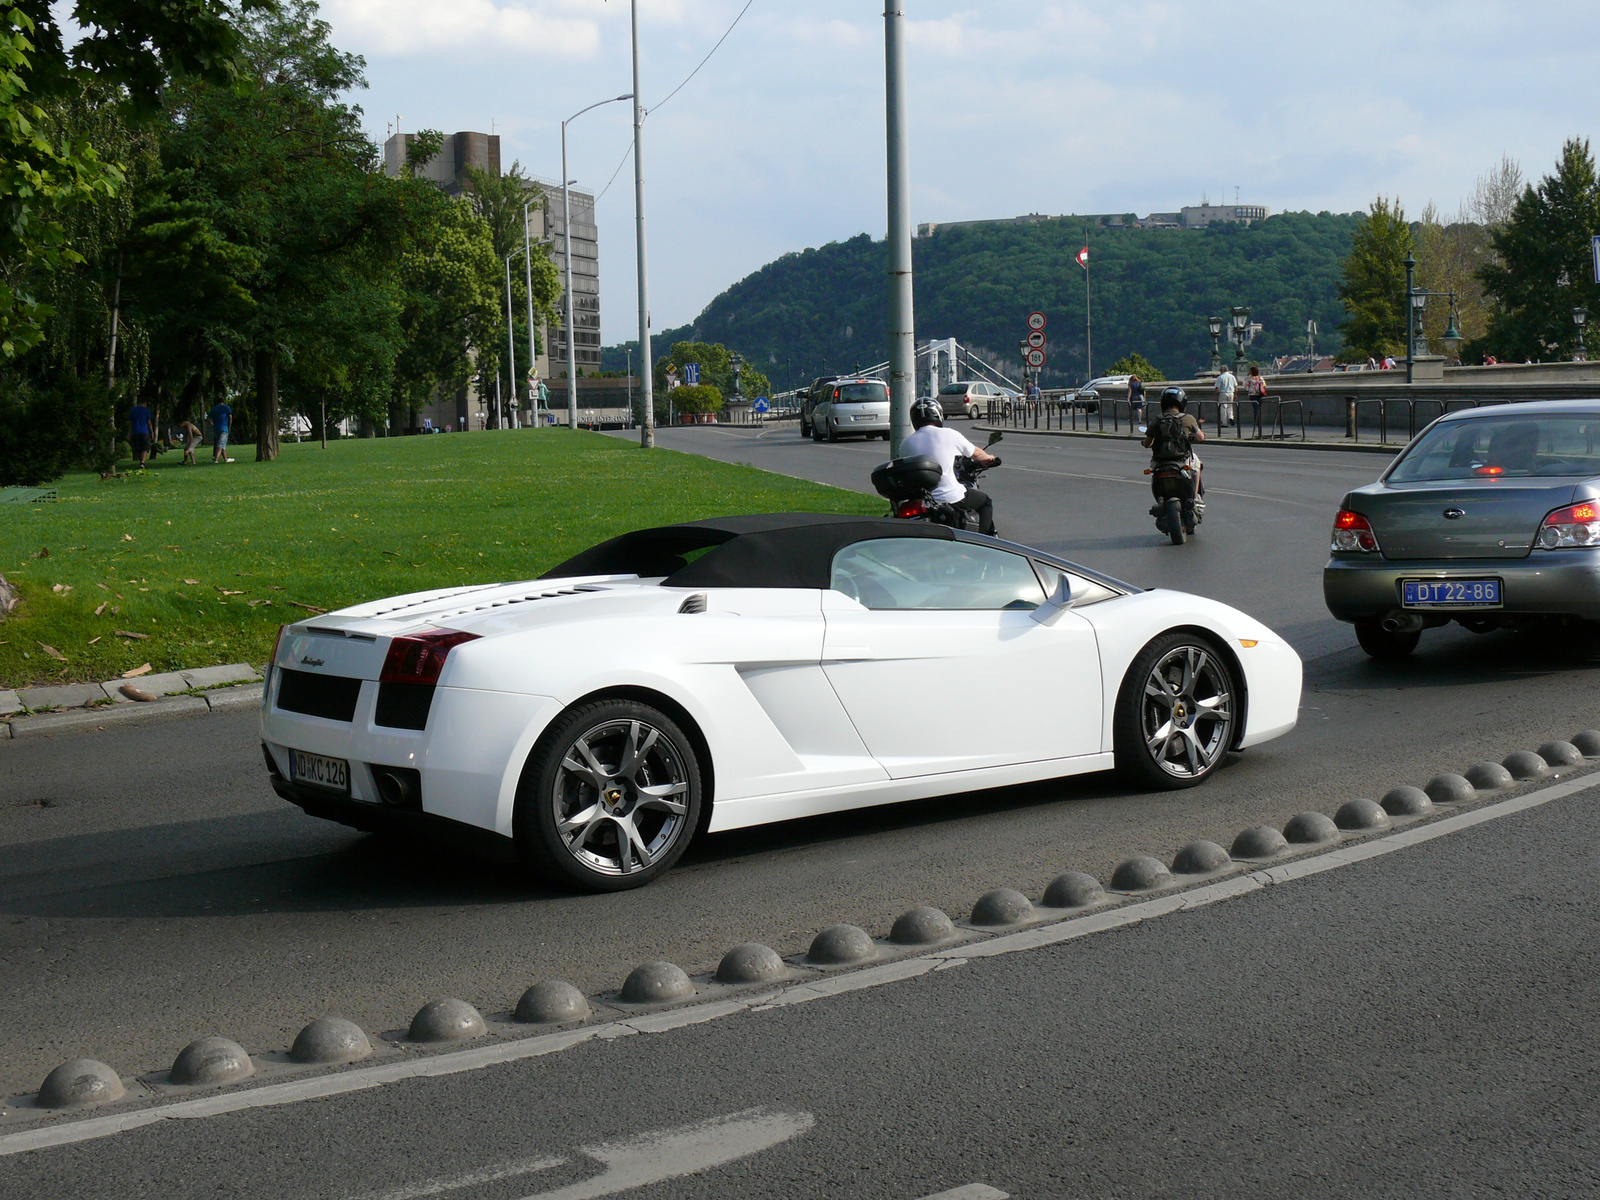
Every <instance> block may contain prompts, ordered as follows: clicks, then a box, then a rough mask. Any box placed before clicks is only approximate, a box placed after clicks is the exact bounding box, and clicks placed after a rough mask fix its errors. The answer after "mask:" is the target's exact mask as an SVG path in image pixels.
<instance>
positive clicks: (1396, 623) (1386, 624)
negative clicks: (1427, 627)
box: [1378, 612, 1424, 633]
mask: <svg viewBox="0 0 1600 1200" xmlns="http://www.w3.org/2000/svg"><path fill="white" fill-rule="evenodd" d="M1378 624H1380V625H1382V626H1383V628H1384V630H1385V631H1386V632H1388V633H1415V632H1417V631H1418V630H1420V629H1422V628H1423V626H1424V622H1423V619H1422V614H1421V613H1408V612H1392V613H1390V614H1389V615H1388V616H1386V617H1384V618H1383V620H1381V621H1379V622H1378Z"/></svg>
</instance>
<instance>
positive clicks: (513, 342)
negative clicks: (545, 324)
mask: <svg viewBox="0 0 1600 1200" xmlns="http://www.w3.org/2000/svg"><path fill="white" fill-rule="evenodd" d="M521 253H522V251H521V250H513V251H512V252H511V253H510V254H508V255H506V349H507V350H508V351H509V352H510V355H511V357H510V360H509V364H508V370H507V373H508V375H509V377H510V380H511V398H512V400H513V401H515V400H516V397H517V329H516V313H515V311H514V310H513V309H512V307H511V260H512V259H513V258H515V257H516V256H517V255H519V254H521ZM498 420H499V422H500V428H501V429H504V428H505V427H506V411H505V406H504V405H501V406H500V415H499V417H498Z"/></svg>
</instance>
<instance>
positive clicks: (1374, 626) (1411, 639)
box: [1356, 621, 1422, 662]
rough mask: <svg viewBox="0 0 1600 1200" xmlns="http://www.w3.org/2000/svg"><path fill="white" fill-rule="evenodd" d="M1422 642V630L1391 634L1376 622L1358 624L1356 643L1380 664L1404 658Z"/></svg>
mask: <svg viewBox="0 0 1600 1200" xmlns="http://www.w3.org/2000/svg"><path fill="white" fill-rule="evenodd" d="M1421 640H1422V631H1421V630H1420V629H1413V630H1411V631H1409V632H1406V631H1396V632H1394V633H1390V632H1389V631H1388V630H1387V629H1385V628H1384V627H1383V626H1382V625H1380V624H1378V622H1376V621H1357V622H1356V641H1358V642H1360V643H1361V648H1362V649H1363V650H1365V651H1366V652H1367V653H1368V654H1369V655H1370V656H1371V657H1373V658H1375V659H1377V660H1378V661H1379V662H1394V661H1396V660H1398V659H1402V658H1404V657H1405V656H1406V655H1408V654H1410V653H1411V652H1412V651H1413V650H1415V649H1416V648H1417V643H1418V642H1420V641H1421Z"/></svg>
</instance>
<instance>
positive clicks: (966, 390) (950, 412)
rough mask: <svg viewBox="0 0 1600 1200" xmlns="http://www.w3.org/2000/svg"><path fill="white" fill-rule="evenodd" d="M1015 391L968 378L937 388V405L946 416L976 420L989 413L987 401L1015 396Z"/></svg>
mask: <svg viewBox="0 0 1600 1200" xmlns="http://www.w3.org/2000/svg"><path fill="white" fill-rule="evenodd" d="M1015 396H1016V393H1014V392H1008V391H1006V389H1005V388H1003V387H999V386H998V385H996V384H993V383H984V382H983V381H982V380H979V379H969V380H967V381H966V382H965V383H947V384H945V385H944V386H943V387H942V388H940V389H939V396H938V400H939V407H940V408H942V409H944V415H945V416H947V417H966V418H968V419H969V420H976V419H977V418H978V417H986V416H988V415H989V402H990V401H991V400H993V401H999V400H1004V399H1006V398H1007V397H1011V398H1015Z"/></svg>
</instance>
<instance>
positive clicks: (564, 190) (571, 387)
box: [561, 52, 639, 429]
mask: <svg viewBox="0 0 1600 1200" xmlns="http://www.w3.org/2000/svg"><path fill="white" fill-rule="evenodd" d="M635 63H636V64H637V52H635ZM634 75H635V82H637V76H638V66H637V65H635V67H634ZM632 99H633V96H632V95H631V94H630V95H626V96H612V97H611V98H610V99H609V100H596V101H595V102H594V103H593V104H591V105H589V106H588V108H580V109H579V110H578V111H577V112H575V113H573V114H572V115H571V116H570V117H568V118H567V119H566V120H565V121H563V122H561V244H562V251H561V257H562V258H563V259H564V260H565V263H564V264H563V267H564V274H565V275H566V281H565V285H564V287H563V290H564V291H565V292H566V308H567V428H568V429H576V428H577V427H578V351H577V337H576V330H574V329H573V328H572V204H571V202H570V200H569V197H568V190H569V189H570V188H571V186H572V184H574V183H575V182H577V181H576V180H574V179H573V178H572V177H571V176H569V175H568V174H567V126H568V125H570V124H572V122H574V121H576V120H577V119H578V118H579V117H581V116H583V114H584V113H586V112H588V111H589V109H591V108H599V107H600V106H601V105H603V104H615V103H616V102H617V101H619V100H632ZM638 107H639V106H638V104H637V103H635V104H634V109H635V111H637V110H638ZM634 152H635V153H637V152H638V143H637V141H635V144H634Z"/></svg>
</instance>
